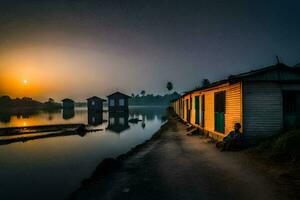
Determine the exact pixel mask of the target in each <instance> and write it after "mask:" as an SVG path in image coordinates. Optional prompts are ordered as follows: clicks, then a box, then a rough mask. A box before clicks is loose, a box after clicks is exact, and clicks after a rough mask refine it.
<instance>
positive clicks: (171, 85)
mask: <svg viewBox="0 0 300 200" xmlns="http://www.w3.org/2000/svg"><path fill="white" fill-rule="evenodd" d="M167 89H168V90H169V91H170V92H171V90H173V83H172V82H170V81H169V82H168V83H167Z"/></svg>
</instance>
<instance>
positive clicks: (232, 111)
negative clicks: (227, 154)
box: [183, 83, 242, 139]
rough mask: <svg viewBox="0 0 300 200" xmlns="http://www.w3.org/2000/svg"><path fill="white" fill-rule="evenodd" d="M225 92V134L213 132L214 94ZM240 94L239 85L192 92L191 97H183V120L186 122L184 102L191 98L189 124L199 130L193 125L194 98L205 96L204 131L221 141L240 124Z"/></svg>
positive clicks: (194, 117)
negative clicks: (236, 124) (237, 123)
mask: <svg viewBox="0 0 300 200" xmlns="http://www.w3.org/2000/svg"><path fill="white" fill-rule="evenodd" d="M220 91H225V92H226V112H225V133H224V134H223V133H218V132H216V131H215V119H214V118H215V113H214V96H215V93H216V92H220ZM241 94H242V92H241V83H235V84H223V85H220V86H217V87H214V88H210V89H207V90H204V91H194V92H193V93H192V94H191V95H190V94H187V95H185V97H184V100H185V103H184V113H185V114H184V118H183V119H184V120H185V121H186V120H187V118H186V100H187V99H188V100H189V99H190V98H192V106H191V107H190V108H191V124H192V125H194V126H197V127H199V128H200V126H199V125H197V124H195V121H196V116H195V113H196V111H195V102H194V101H195V98H194V97H195V96H201V95H205V113H204V119H205V120H204V131H206V132H207V133H208V134H209V135H210V136H212V137H214V138H216V139H222V138H223V137H224V136H226V135H227V134H228V133H229V132H230V131H232V130H233V126H234V124H235V123H236V122H239V123H241V124H242V95H241Z"/></svg>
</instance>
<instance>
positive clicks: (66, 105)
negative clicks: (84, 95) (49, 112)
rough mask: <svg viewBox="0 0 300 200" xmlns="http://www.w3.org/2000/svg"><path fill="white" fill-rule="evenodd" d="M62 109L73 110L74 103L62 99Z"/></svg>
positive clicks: (70, 100)
mask: <svg viewBox="0 0 300 200" xmlns="http://www.w3.org/2000/svg"><path fill="white" fill-rule="evenodd" d="M62 102H63V109H74V105H75V102H74V101H73V100H72V99H68V98H66V99H63V100H62Z"/></svg>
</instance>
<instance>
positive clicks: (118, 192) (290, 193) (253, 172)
mask: <svg viewBox="0 0 300 200" xmlns="http://www.w3.org/2000/svg"><path fill="white" fill-rule="evenodd" d="M167 112H168V115H167V116H168V121H167V122H166V123H165V124H163V125H162V126H161V127H160V129H159V130H158V131H156V132H155V133H154V134H153V135H152V137H151V138H150V139H148V140H146V141H145V142H143V143H141V144H139V145H136V146H135V147H133V148H132V149H131V150H129V151H128V152H126V153H124V154H121V155H119V156H118V157H116V158H106V159H104V160H103V161H102V162H101V163H100V164H99V165H98V166H97V167H96V168H95V170H94V172H93V173H92V175H91V176H90V177H89V178H87V179H84V180H83V181H82V182H81V185H80V187H79V188H78V189H77V190H75V191H74V192H72V193H71V194H70V196H69V199H85V198H87V199H89V198H91V199H93V198H94V197H95V196H97V197H103V199H122V198H123V196H124V195H129V196H131V195H132V193H133V194H134V197H135V198H132V199H140V197H141V196H143V194H144V192H145V191H147V192H149V191H148V189H145V187H150V188H151V187H154V188H152V189H153V190H150V193H151V192H153V194H156V195H158V197H161V195H162V194H163V195H165V193H168V196H171V197H174V196H173V195H175V197H176V195H177V193H179V194H180V195H184V196H185V195H191V196H192V199H193V198H194V197H195V196H197V192H196V193H195V194H193V193H190V192H191V191H189V190H190V188H193V187H191V186H192V185H195V184H194V183H193V182H196V183H198V182H197V178H196V177H197V176H198V180H200V179H201V178H203V179H207V182H208V183H207V184H208V185H210V184H211V185H210V186H213V188H214V189H213V190H215V188H216V190H217V191H218V190H219V192H220V194H221V193H222V192H225V193H227V192H228V191H223V189H222V187H221V188H220V187H219V184H220V183H221V185H222V184H228V183H231V181H233V183H234V185H236V187H240V190H241V191H239V194H237V195H240V196H241V197H244V198H245V199H248V198H247V193H248V192H249V191H248V187H249V185H248V186H247V184H248V183H244V181H245V178H247V177H248V178H249V177H251V178H250V179H249V181H250V182H252V184H251V187H250V190H252V191H256V190H259V191H258V192H257V194H255V193H253V195H254V196H258V197H259V195H261V196H260V197H265V199H273V197H276V198H275V199H282V198H281V197H289V199H296V198H294V197H295V196H297V194H296V193H295V190H294V189H295V187H294V186H295V185H293V184H292V183H291V182H290V181H289V180H288V179H287V178H288V176H287V177H284V176H282V175H285V173H286V172H287V171H288V169H284V170H283V171H282V169H281V166H279V165H275V164H274V163H273V165H272V166H270V165H268V164H267V162H264V161H262V160H260V159H258V158H257V157H256V156H253V154H249V151H247V150H246V151H245V150H243V151H239V152H219V151H218V150H217V149H216V148H215V147H214V145H212V144H211V139H210V138H209V137H206V136H198V135H196V136H188V134H187V133H188V131H187V127H186V125H185V124H183V123H182V122H179V121H180V119H179V118H178V117H177V116H175V115H174V114H173V113H171V114H170V112H169V111H167ZM171 118H172V119H171ZM174 124H175V126H181V127H183V129H181V130H179V131H178V130H175V129H176V128H177V127H176V128H174ZM183 130H184V131H183ZM174 131H175V132H180V134H181V136H180V137H182V138H186V139H184V140H188V143H187V144H189V142H191V141H192V143H193V144H192V143H191V144H192V146H195V143H197V145H199V146H201V145H202V146H201V149H200V152H197V153H196V154H199V155H198V156H199V157H198V156H197V157H194V156H195V155H192V154H193V153H195V150H197V151H199V149H198V148H199V147H197V146H196V147H195V148H196V149H195V148H194V147H193V148H194V149H192V151H191V152H190V153H187V155H186V156H188V157H190V156H193V159H196V160H197V159H199V160H197V162H195V161H194V160H190V158H189V159H188V160H187V161H185V160H184V159H185V158H186V156H178V155H177V156H175V157H173V158H172V156H174V155H172V154H170V155H168V154H169V153H168V152H166V151H169V150H170V149H169V148H170V146H169V145H170V144H168V143H172V141H170V139H171V140H172V139H174V138H173V137H177V136H175V135H174V136H172V135H173V134H174V133H175V132H174ZM170 132H172V133H170ZM173 132H174V133H173ZM170 137H171V138H170ZM190 140H191V141H190ZM173 142H175V144H176V145H178V144H179V145H182V144H181V143H182V142H180V143H178V141H177V139H176V140H175V141H173ZM172 145H173V144H172ZM161 146H167V149H166V150H164V151H161V150H159V149H160V148H161ZM182 148H183V149H182ZM185 148H187V149H189V148H190V147H189V146H186V145H182V146H180V148H179V153H180V154H181V153H184V154H185V153H186V152H189V151H186V150H184V149H185ZM157 152H158V153H157ZM191 153H192V154H191ZM160 154H161V155H160ZM164 154H167V156H165V155H164ZM176 154H177V153H176ZM149 156H150V158H149ZM157 156H158V157H162V158H160V159H159V160H157ZM201 156H202V158H201ZM169 157H170V158H169ZM169 159H171V160H169ZM174 159H175V160H174ZM168 160H169V161H168ZM168 162H173V165H172V164H170V163H168ZM182 162H183V163H185V165H186V166H185V167H184V170H183V171H184V173H182V171H180V170H182V169H180V167H181V165H182V164H181V163H182ZM170 165H171V168H170ZM178 165H179V166H178ZM191 165H193V166H191ZM203 165H204V166H205V167H204V168H203ZM206 165H210V166H211V167H210V168H207V167H206ZM222 165H224V166H222ZM157 166H159V168H157ZM216 166H218V167H217V169H218V171H216V169H214V168H215V167H216ZM178 167H179V172H178ZM201 168H202V171H201ZM237 168H243V169H244V170H242V171H232V170H236V169H237ZM157 170H158V171H157ZM174 170H175V171H176V170H177V172H175V174H173V173H174V172H172V171H174ZM203 170H204V171H203ZM160 171H162V172H160ZM158 172H159V174H157V173H158ZM160 173H167V174H168V176H167V177H168V178H167V179H165V178H163V177H165V175H161V174H160ZM170 173H171V175H170ZM199 173H200V176H199ZM202 173H204V174H202ZM179 175H180V176H183V177H184V179H187V181H186V182H185V183H181V182H182V179H180V180H181V181H179V182H177V181H173V182H172V184H171V186H170V185H169V183H168V184H167V185H165V184H163V185H161V182H165V181H167V182H168V181H169V179H170V180H172V179H174V178H175V180H176V177H177V176H179ZM143 176H146V177H143ZM148 176H149V177H148ZM194 176H195V180H193V178H189V177H194ZM206 176H213V177H214V179H215V180H217V181H215V180H214V181H213V182H212V183H211V182H210V180H211V177H209V178H207V177H206ZM199 178H200V179H199ZM152 179H153V182H154V183H152V184H150V185H151V186H150V185H149V183H151V182H147V181H149V180H152ZM158 180H159V181H158ZM145 181H146V182H145ZM136 182H138V185H135V184H136ZM216 182H217V183H216ZM145 184H146V185H145ZM173 184H178V185H180V186H181V187H179V188H181V189H180V191H177V190H175V191H173V189H172V187H173V186H172V185H173ZM139 185H141V186H139ZM156 185H161V186H156ZM170 187H171V188H170ZM205 187H208V186H205ZM134 188H135V189H134ZM184 188H185V189H184ZM265 191H268V193H267V194H264V192H265ZM231 193H234V192H232V191H230V192H229V194H230V195H231ZM198 195H200V196H201V193H198ZM111 196H113V197H116V198H110V197H111ZM120 197H121V198H120ZM137 197H138V198H137ZM143 198H144V196H143ZM153 198H154V197H153ZM100 199H102V198H100ZM146 199H147V198H146ZM158 199H160V198H158Z"/></svg>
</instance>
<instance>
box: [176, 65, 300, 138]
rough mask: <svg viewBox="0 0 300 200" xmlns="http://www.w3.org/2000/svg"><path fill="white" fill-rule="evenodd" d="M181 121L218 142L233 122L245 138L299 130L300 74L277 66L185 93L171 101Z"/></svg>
mask: <svg viewBox="0 0 300 200" xmlns="http://www.w3.org/2000/svg"><path fill="white" fill-rule="evenodd" d="M172 106H173V107H174V109H175V111H176V113H177V114H178V115H179V116H180V118H182V119H183V120H184V121H186V122H189V123H190V124H192V125H194V126H196V127H198V128H199V129H201V130H202V131H203V132H205V133H207V134H208V135H210V136H211V137H213V138H215V139H219V140H221V139H222V138H223V137H224V136H226V135H227V134H228V133H229V132H230V131H231V130H232V129H233V126H234V124H235V123H240V124H241V125H242V132H243V134H244V137H245V138H246V139H249V140H251V139H253V140H255V139H259V138H263V137H267V136H271V135H273V134H276V133H278V132H279V131H280V130H281V129H283V128H286V129H289V128H295V127H299V124H300V73H299V72H298V70H295V68H293V67H289V66H287V65H285V64H282V63H278V64H276V65H273V66H269V67H265V68H262V69H258V70H253V71H250V72H247V73H242V74H238V75H231V76H229V77H228V78H227V79H225V80H221V81H218V82H214V83H212V84H210V85H208V86H205V87H201V88H198V89H195V90H192V91H189V92H187V93H186V94H184V95H182V96H181V97H179V98H178V99H176V100H174V101H173V102H172Z"/></svg>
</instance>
